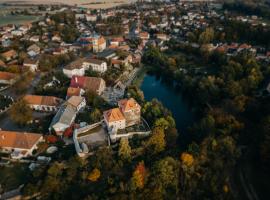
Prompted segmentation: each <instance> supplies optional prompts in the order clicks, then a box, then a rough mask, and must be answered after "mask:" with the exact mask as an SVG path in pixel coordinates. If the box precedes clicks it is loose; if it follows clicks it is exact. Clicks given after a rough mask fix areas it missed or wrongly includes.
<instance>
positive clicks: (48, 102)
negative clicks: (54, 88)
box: [23, 95, 63, 112]
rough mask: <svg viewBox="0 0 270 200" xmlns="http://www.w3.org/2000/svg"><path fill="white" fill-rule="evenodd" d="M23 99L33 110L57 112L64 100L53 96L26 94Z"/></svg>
mask: <svg viewBox="0 0 270 200" xmlns="http://www.w3.org/2000/svg"><path fill="white" fill-rule="evenodd" d="M23 99H24V100H25V101H26V103H27V105H28V106H30V108H32V109H33V110H36V111H43V112H56V111H57V110H58V109H59V107H60V105H61V103H62V102H63V100H62V99H60V98H57V97H52V96H38V95H25V96H24V98H23Z"/></svg>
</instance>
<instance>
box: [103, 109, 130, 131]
mask: <svg viewBox="0 0 270 200" xmlns="http://www.w3.org/2000/svg"><path fill="white" fill-rule="evenodd" d="M103 117H104V121H105V123H106V125H107V127H108V129H109V130H112V129H116V130H118V129H124V128H126V119H125V117H124V115H123V113H122V112H121V110H120V109H119V108H113V109H110V110H107V111H105V112H104V113H103Z"/></svg>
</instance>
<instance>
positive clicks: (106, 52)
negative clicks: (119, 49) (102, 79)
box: [97, 49, 116, 60]
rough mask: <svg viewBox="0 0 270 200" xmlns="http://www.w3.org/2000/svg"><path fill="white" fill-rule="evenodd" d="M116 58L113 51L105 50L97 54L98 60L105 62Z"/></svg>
mask: <svg viewBox="0 0 270 200" xmlns="http://www.w3.org/2000/svg"><path fill="white" fill-rule="evenodd" d="M115 56H116V53H115V51H114V50H113V49H105V50H104V51H102V52H100V53H98V54H97V57H98V58H103V59H106V60H109V59H110V58H113V57H115Z"/></svg>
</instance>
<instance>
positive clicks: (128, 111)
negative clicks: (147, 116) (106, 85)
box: [118, 98, 141, 127]
mask: <svg viewBox="0 0 270 200" xmlns="http://www.w3.org/2000/svg"><path fill="white" fill-rule="evenodd" d="M118 107H119V108H120V110H121V112H122V113H123V115H124V117H125V119H126V126H127V127H128V126H133V125H135V124H138V123H139V122H140V120H141V106H140V105H139V104H138V103H137V101H136V100H135V99H133V98H130V99H122V100H120V101H118Z"/></svg>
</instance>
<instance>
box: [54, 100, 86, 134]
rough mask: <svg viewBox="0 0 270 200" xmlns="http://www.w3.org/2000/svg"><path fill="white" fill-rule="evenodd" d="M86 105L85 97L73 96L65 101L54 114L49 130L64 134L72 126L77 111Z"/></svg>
mask: <svg viewBox="0 0 270 200" xmlns="http://www.w3.org/2000/svg"><path fill="white" fill-rule="evenodd" d="M85 106H86V102H85V98H84V97H79V96H73V97H71V98H70V99H68V100H67V101H66V102H65V103H63V104H62V105H61V107H60V109H59V110H58V112H57V113H56V115H55V116H54V118H53V120H52V122H51V124H50V127H49V131H50V132H55V133H56V135H58V136H62V135H63V133H64V132H65V131H66V130H67V129H68V128H70V127H71V126H72V124H73V123H74V121H75V118H76V116H77V113H78V112H79V111H80V110H82V109H83V108H84V107H85Z"/></svg>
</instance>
